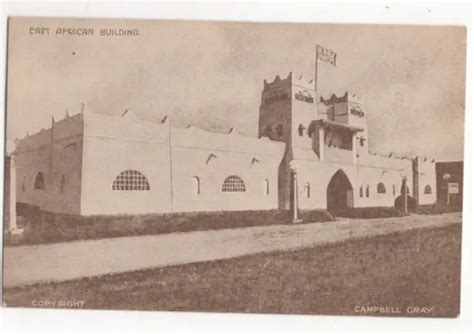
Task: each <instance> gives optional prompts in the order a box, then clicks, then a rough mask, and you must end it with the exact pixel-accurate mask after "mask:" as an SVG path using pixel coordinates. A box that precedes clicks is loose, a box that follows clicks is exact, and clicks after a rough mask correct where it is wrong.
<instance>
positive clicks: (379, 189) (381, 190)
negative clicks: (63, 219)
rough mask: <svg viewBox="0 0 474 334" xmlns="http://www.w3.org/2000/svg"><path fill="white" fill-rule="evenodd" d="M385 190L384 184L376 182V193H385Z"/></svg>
mask: <svg viewBox="0 0 474 334" xmlns="http://www.w3.org/2000/svg"><path fill="white" fill-rule="evenodd" d="M386 192H387V191H386V190H385V185H384V184H383V183H382V182H380V183H379V184H377V193H378V194H385V193H386Z"/></svg>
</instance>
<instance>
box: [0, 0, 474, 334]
mask: <svg viewBox="0 0 474 334" xmlns="http://www.w3.org/2000/svg"><path fill="white" fill-rule="evenodd" d="M11 15H22V16H68V17H117V18H119V17H120V18H123V17H126V18H155V19H158V18H161V19H197V20H230V21H280V22H321V23H322V22H326V23H327V22H330V23H335V22H337V23H344V22H346V23H347V22H348V23H383V24H417V25H419V24H429V25H431V24H443V25H463V26H467V28H468V55H467V60H468V64H467V89H466V92H467V93H468V95H467V99H466V115H465V122H466V131H465V136H464V138H465V148H468V147H474V146H473V145H474V144H473V141H472V133H471V131H472V129H473V118H472V115H471V111H472V93H470V92H472V88H473V87H472V42H473V37H472V6H471V4H470V3H467V2H463V3H452V2H449V1H444V2H441V3H440V2H438V3H436V4H433V3H429V2H427V1H421V2H418V3H412V2H409V1H398V2H393V1H392V2H390V3H383V2H381V1H377V0H374V1H365V2H363V3H360V2H359V3H358V2H355V1H350V2H349V1H345V2H340V1H332V2H331V3H329V2H326V3H323V2H307V1H305V2H290V1H286V2H283V3H282V2H280V3H275V2H271V1H262V2H258V3H257V2H255V3H249V2H218V3H209V2H207V3H206V2H172V3H171V2H169V3H161V2H152V1H144V2H140V3H132V2H126V1H125V2H124V1H120V2H118V1H105V2H104V1H102V2H98V1H75V2H74V3H73V2H72V1H63V2H59V1H45V2H18V1H17V2H2V14H1V20H2V22H1V26H0V29H1V33H0V36H1V48H2V49H1V52H0V54H1V56H0V57H1V64H2V66H3V68H2V70H3V74H4V75H3V79H4V80H2V81H1V88H2V89H3V91H5V59H6V57H5V48H6V20H7V17H8V16H11ZM4 98H5V96H4V94H0V102H1V103H2V104H1V105H2V106H4V105H5V104H4ZM3 112H4V108H3ZM3 115H4V114H3V113H2V117H0V138H2V144H4V142H3V140H4V139H3V138H4V129H5V127H4V117H3ZM1 156H2V158H1V159H2V166H3V155H1ZM464 156H465V157H464V171H465V176H464V182H465V186H464V191H465V193H464V203H465V211H464V222H463V257H462V312H461V316H460V317H459V318H458V319H411V318H381V317H371V318H368V317H345V316H291V315H278V316H277V315H255V314H249V315H239V314H210V313H178V312H176V313H174V312H118V311H90V310H85V311H77V310H72V311H67V310H37V309H2V310H1V313H0V326H1V328H2V330H26V331H38V330H46V331H48V332H49V331H53V330H54V331H57V330H73V331H86V330H124V331H130V330H131V331H136V330H152V329H155V330H160V331H163V330H173V331H174V330H180V331H181V330H187V331H191V330H206V331H210V330H213V331H214V330H220V331H235V330H238V331H244V330H245V331H248V330H251V331H277V330H278V331H306V330H307V331H315V330H317V331H321V330H326V331H347V330H350V331H364V332H367V331H387V330H390V331H450V332H455V331H466V330H469V328H471V326H472V285H471V284H472V246H471V244H472V242H473V240H474V239H473V235H472V231H473V230H472V225H471V224H472V222H473V219H472V218H473V211H472V207H471V206H470V205H469V204H471V203H473V202H472V200H473V197H472V190H471V189H472V188H473V187H472V186H473V183H472V172H471V171H472V170H473V164H472V154H471V152H469V150H467V149H465V155H464ZM0 180H3V168H2V169H1V174H0ZM1 184H3V182H2V183H1ZM0 210H3V206H2V208H1V209H0ZM1 216H2V217H3V214H2V215H1ZM433 279H436V278H435V277H434V278H433Z"/></svg>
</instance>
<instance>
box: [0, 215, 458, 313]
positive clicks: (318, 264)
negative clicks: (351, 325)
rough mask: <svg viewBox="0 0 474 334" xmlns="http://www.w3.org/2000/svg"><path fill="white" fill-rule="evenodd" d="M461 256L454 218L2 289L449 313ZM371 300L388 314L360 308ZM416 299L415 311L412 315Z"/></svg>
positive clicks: (23, 294) (95, 298)
mask: <svg viewBox="0 0 474 334" xmlns="http://www.w3.org/2000/svg"><path fill="white" fill-rule="evenodd" d="M124 251H126V250H124ZM460 262H461V224H455V225H450V226H447V227H441V228H429V229H419V230H412V231H408V232H403V233H395V234H391V235H385V236H378V237H372V238H366V239H360V240H350V241H346V242H343V243H339V244H332V245H325V246H319V247H314V248H308V249H302V250H296V251H289V252H277V253H271V254H258V255H251V256H245V257H240V258H235V259H230V260H229V259H228V260H218V261H213V262H205V263H195V264H187V265H180V266H173V267H167V268H159V269H153V270H142V271H136V272H129V273H123V274H115V275H106V276H102V277H94V278H84V279H78V280H74V281H68V282H61V283H48V284H38V285H34V286H29V287H22V288H11V289H6V290H5V291H4V302H5V303H6V304H7V305H8V306H23V307H34V306H49V307H58V306H60V307H64V306H65V305H66V304H67V303H66V302H69V304H67V305H69V306H72V307H78V306H82V307H84V308H92V309H127V310H163V311H164V310H166V311H170V310H172V311H216V312H252V313H292V314H347V315H349V314H356V315H388V316H390V315H392V316H435V317H440V316H444V317H454V316H457V315H458V314H459V298H460V297H459V294H460ZM67 305H66V306H67ZM371 306H379V307H384V310H385V311H386V312H390V313H381V312H380V311H375V310H374V309H372V311H368V312H364V311H363V310H364V308H367V307H371ZM416 307H419V308H420V311H419V312H414V313H410V311H414V310H416ZM369 310H370V309H369ZM421 310H424V312H423V313H420V312H422V311H421ZM428 310H430V311H429V312H428Z"/></svg>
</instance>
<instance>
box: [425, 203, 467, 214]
mask: <svg viewBox="0 0 474 334" xmlns="http://www.w3.org/2000/svg"><path fill="white" fill-rule="evenodd" d="M450 212H462V206H461V205H459V204H452V205H448V204H446V203H438V202H437V203H435V204H428V205H418V206H417V207H416V213H418V214H420V215H439V214H443V213H450Z"/></svg>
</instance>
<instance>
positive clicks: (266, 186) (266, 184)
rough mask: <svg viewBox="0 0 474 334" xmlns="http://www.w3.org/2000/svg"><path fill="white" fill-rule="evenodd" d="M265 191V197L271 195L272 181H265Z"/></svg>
mask: <svg viewBox="0 0 474 334" xmlns="http://www.w3.org/2000/svg"><path fill="white" fill-rule="evenodd" d="M263 191H264V192H265V195H270V181H268V179H265V181H263Z"/></svg>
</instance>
